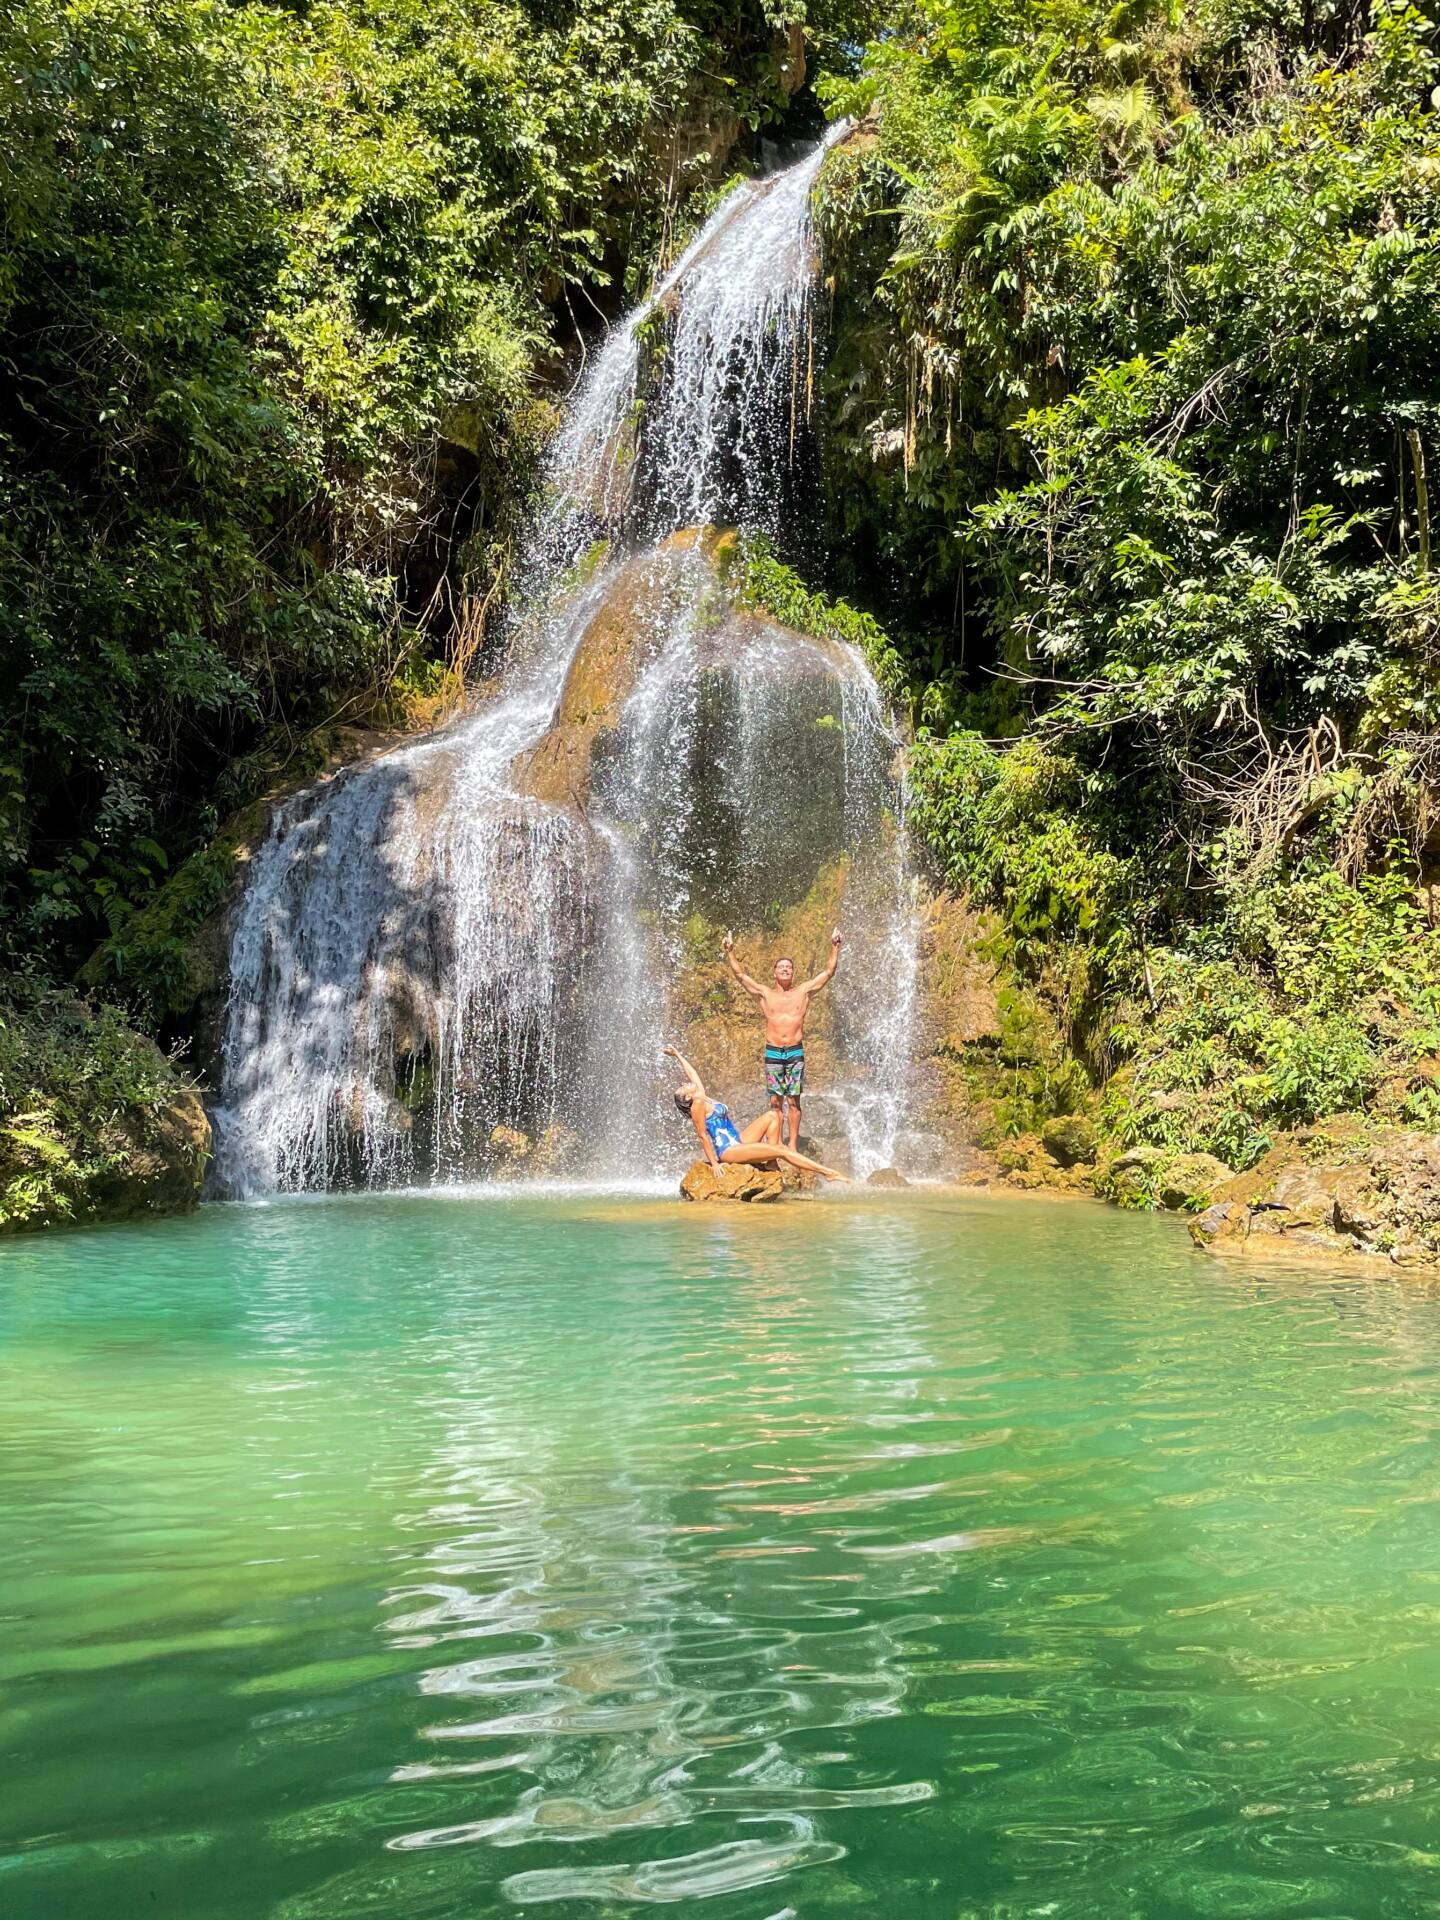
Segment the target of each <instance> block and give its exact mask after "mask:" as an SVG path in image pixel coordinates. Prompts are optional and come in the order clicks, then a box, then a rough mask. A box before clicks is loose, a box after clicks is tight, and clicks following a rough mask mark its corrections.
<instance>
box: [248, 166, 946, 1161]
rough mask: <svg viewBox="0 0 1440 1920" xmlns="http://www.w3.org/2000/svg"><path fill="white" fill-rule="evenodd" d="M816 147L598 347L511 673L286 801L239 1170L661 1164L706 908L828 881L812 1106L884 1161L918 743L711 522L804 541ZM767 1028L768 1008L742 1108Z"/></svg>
mask: <svg viewBox="0 0 1440 1920" xmlns="http://www.w3.org/2000/svg"><path fill="white" fill-rule="evenodd" d="M833 137H834V136H833V135H832V138H833ZM823 152H824V150H823V148H817V149H815V150H814V151H812V152H811V153H810V154H808V155H807V156H806V157H805V158H804V159H802V160H800V161H799V162H798V163H797V164H795V165H793V166H791V167H789V168H787V169H785V170H784V171H782V172H780V173H778V174H776V175H774V176H772V177H770V178H768V179H765V180H761V181H758V182H753V183H749V184H746V185H744V186H742V187H740V188H738V189H737V190H735V191H734V192H733V193H731V194H730V195H728V196H727V197H726V199H725V200H724V202H723V203H722V204H721V206H720V207H719V208H718V209H717V210H716V212H715V214H714V215H713V217H712V218H711V219H710V220H709V221H708V223H707V224H706V225H705V227H704V228H703V230H702V231H701V232H700V233H699V235H698V236H697V237H696V239H695V240H694V242H693V243H692V244H691V245H690V247H689V248H687V250H686V251H685V253H684V254H683V256H682V257H681V258H680V259H679V260H678V261H677V262H676V264H675V266H674V267H673V268H672V269H671V271H670V272H669V274H668V275H667V276H666V277H665V278H664V279H663V280H662V281H661V283H660V284H659V286H658V287H657V289H656V291H655V293H654V294H653V295H652V297H651V298H650V299H649V300H648V301H646V302H645V303H643V305H642V306H641V307H639V308H637V309H636V311H635V312H634V313H633V314H632V315H631V316H630V317H629V318H628V319H627V320H626V321H625V322H624V323H623V324H622V325H620V326H618V327H617V328H616V329H615V330H614V331H613V332H612V334H611V335H610V337H609V338H608V340H607V341H606V343H605V344H604V346H603V348H602V349H601V350H600V351H599V352H598V353H597V354H595V355H594V356H593V357H592V359H591V361H590V364H589V367H588V370H587V372H586V374H585V377H584V378H583V380H582V382H581V384H580V386H579V388H578V390H577V392H576V394H575V396H574V397H573V400H572V402H571V404H570V406H569V408H568V410H567V414H566V418H565V421H564V423H563V425H562V428H561V430H560V431H559V433H558V434H557V435H556V438H555V442H554V444H553V447H552V449H551V453H550V459H549V467H548V475H547V481H548V484H547V488H546V505H545V507H544V510H543V511H542V512H541V513H540V514H539V515H538V516H537V520H536V524H535V526H534V529H533V532H532V536H531V539H530V541H529V544H528V552H527V554H526V556H525V558H524V561H523V564H522V566H521V569H520V575H521V580H522V592H521V593H520V595H519V596H518V600H519V612H518V613H517V616H516V618H515V620H514V622H513V628H512V635H511V646H510V664H509V666H508V669H507V672H506V675H505V680H504V683H503V686H502V688H501V690H500V692H499V694H498V695H497V696H495V697H493V698H492V699H491V700H489V701H488V702H487V703H486V704H484V705H481V706H479V707H477V708H476V709H474V710H473V711H470V712H468V713H467V714H465V715H464V716H462V717H461V718H459V719H458V720H456V721H455V722H453V723H451V724H450V725H449V726H448V727H446V728H445V729H443V730H442V731H440V732H439V733H437V734H436V735H434V736H433V737H431V738H428V739H424V740H420V741H416V742H413V743H410V744H407V745H405V746H403V747H401V748H398V749H396V750H393V751H390V752H388V753H385V754H383V755H381V756H380V757H378V758H375V759H373V760H371V761H369V762H366V763H364V764H360V765H357V766H353V767H351V768H348V769H346V770H344V771H342V772H341V773H339V774H337V775H335V776H334V777H332V778H331V779H329V780H326V781H323V782H321V783H319V784H318V785H316V786H314V787H312V788H310V789H308V790H307V791H305V792H303V793H300V794H297V795H296V796H294V797H293V798H291V799H290V800H288V801H286V802H284V803H283V804H282V805H281V806H280V807H279V808H278V809H277V810H276V813H275V816H274V819H273V822H272V825H271V829H270V832H269V835H268V837H267V838H266V840H265V841H264V843H263V844H262V845H261V846H260V847H259V848H258V849H257V851H256V853H255V856H254V858H253V860H252V862H251V868H250V873H249V876H248V880H247V885H246V888H245V892H244V895H243V898H242V900H241V902H240V905H239V908H238V910H237V914H236V918H235V923H234V927H233V932H232V936H231V948H230V974H229V992H228V998H227V1007H226V1016H225V1027H224V1035H223V1060H224V1073H223V1085H222V1089H221V1096H220V1101H219V1104H218V1107H217V1111H216V1115H215V1120H216V1133H217V1155H216V1183H217V1187H218V1189H219V1190H220V1191H222V1192H225V1193H229V1194H233V1195H237V1196H247V1195H255V1194H262V1193H268V1192H277V1191H296V1190H303V1189H310V1188H324V1187H327V1186H345V1185H360V1184H396V1183H399V1184H403V1183H409V1182H414V1181H417V1180H457V1179H466V1178H472V1179H473V1178H475V1177H477V1176H480V1175H483V1174H485V1173H486V1172H488V1171H490V1170H492V1169H494V1168H495V1167H497V1166H503V1167H504V1168H505V1169H506V1170H507V1171H508V1172H510V1173H522V1174H523V1173H544V1172H556V1171H562V1170H563V1171H565V1172H567V1173H573V1174H576V1175H579V1176H582V1177H589V1178H594V1177H603V1176H625V1175H630V1176H633V1175H635V1174H636V1173H655V1172H659V1171H662V1170H666V1169H668V1168H671V1167H673V1166H674V1165H675V1164H677V1163H678V1162H681V1161H683V1159H684V1158H685V1157H686V1154H687V1148H686V1144H685V1142H684V1141H682V1140H681V1139H680V1138H679V1135H678V1131H677V1129H676V1127H675V1124H674V1121H673V1118H672V1117H671V1115H670V1113H669V1111H668V1108H669V1102H668V1100H666V1099H665V1098H664V1097H663V1080H662V1076H661V1072H660V1069H661V1065H662V1063H661V1059H660V1048H661V1045H662V1043H663V1041H664V1039H665V1038H669V1037H673V1030H672V1028H671V1025H670V1022H671V1020H672V1019H673V1018H674V1017H675V1016H674V1011H673V1009H672V1006H671V992H672V982H673V980H674V979H675V977H676V976H677V973H678V971H679V970H680V969H681V968H683V966H684V965H685V964H686V963H687V961H689V962H692V963H693V960H694V955H693V953H692V952H691V951H690V945H691V943H692V941H693V938H694V930H695V928H696V927H697V926H699V927H708V928H710V929H712V930H713V928H715V927H716V926H722V925H724V924H727V923H731V922H733V923H735V924H736V925H739V926H757V927H768V926H771V925H772V924H778V920H779V919H783V916H784V914H785V913H786V912H792V913H794V912H798V911H800V909H801V907H802V906H803V903H804V902H805V901H806V900H807V899H808V898H809V897H810V892H811V890H813V889H817V888H818V889H820V890H821V892H823V891H824V889H825V887H827V886H833V887H841V886H843V895H844V900H845V911H846V924H847V934H848V935H849V944H848V945H847V949H846V953H845V958H844V962H843V965H842V970H841V974H840V976H839V977H838V979H837V982H836V984H835V987H834V988H833V989H832V990H831V991H832V994H833V996H834V1000H835V1006H834V1009H833V1016H832V1024H833V1028H834V1032H835V1044H834V1053H835V1058H836V1061H837V1063H838V1069H837V1071H838V1078H839V1081H840V1084H834V1083H833V1082H832V1084H831V1085H829V1086H828V1087H827V1088H826V1089H825V1091H824V1094H823V1095H822V1097H821V1101H820V1102H819V1110H820V1111H822V1112H827V1111H828V1116H829V1117H828V1120H827V1122H826V1127H825V1133H826V1137H827V1138H828V1139H829V1140H830V1141H831V1142H833V1140H834V1136H835V1133H836V1132H837V1131H839V1130H841V1129H843V1130H844V1131H845V1132H846V1134H847V1136H848V1146H849V1150H850V1153H851V1155H852V1157H853V1160H854V1164H855V1167H856V1171H857V1172H859V1173H862V1174H863V1173H864V1172H866V1171H868V1170H869V1169H870V1168H871V1167H874V1166H876V1165H880V1164H883V1163H884V1162H885V1161H887V1160H889V1159H890V1158H891V1157H892V1155H893V1153H894V1150H895V1144H896V1140H897V1138H898V1137H899V1136H900V1132H901V1129H902V1127H903V1124H904V1119H905V1114H904V1094H905V1088H906V1085H907V1081H908V1066H909V1052H910V1033H911V1026H912V1018H913V1010H914V1002H915V993H916V958H915V931H914V909H913V904H912V899H911V891H910V885H909V881H908V877H907V874H906V869H905V863H904V857H903V831H902V828H901V826H900V824H899V822H900V815H901V812H902V807H901V797H902V796H901V792H900V787H899V784H898V782H897V779H896V777H895V775H894V773H893V770H892V769H893V766H894V764H895V761H896V757H897V752H898V748H899V742H898V740H897V739H896V738H895V736H894V734H893V732H892V730H891V727H890V723H889V720H888V716H887V714H886V711H885V707H884V703H883V701H882V699H881V697H880V694H879V691H878V689H877V688H876V685H875V682H874V680H873V678H872V676H871V675H870V673H869V670H868V669H867V667H866V666H865V664H864V662H863V661H862V660H861V659H860V657H859V656H858V655H857V654H856V653H855V652H853V650H851V649H849V648H848V647H844V646H841V645H839V644H838V643H835V642H833V641H828V640H822V639H814V638H811V637H809V636H805V635H801V634H796V633H793V632H791V631H789V630H788V629H785V628H783V627H781V626H779V625H777V624H776V623H774V622H772V621H769V620H767V619H765V618H763V617H761V616H760V615H758V614H756V613H754V612H752V611H747V610H746V609H744V608H743V607H738V606H736V605H735V604H734V603H733V598H732V596H731V594H730V593H729V591H728V590H727V587H726V584H725V581H726V570H727V567H729V566H731V565H733V554H732V552H731V548H732V547H733V539H732V538H731V537H729V536H726V535H724V534H721V533H719V532H717V531H715V530H717V529H725V528H740V529H743V530H747V531H750V532H756V531H770V532H774V531H778V530H780V529H781V528H783V526H784V525H785V519H786V515H787V512H788V511H789V507H790V503H791V495H792V492H793V490H794V487H795V485H796V480H795V476H796V473H797V469H798V468H799V467H800V466H801V465H802V464H803V458H804V448H805V447H806V446H807V445H808V440H809V433H808V420H809V414H810V394H811V382H812V374H813V350H812V334H813V314H812V302H813V297H814V282H815V260H814V247H813V238H812V233H811V228H810V221H809V199H810V194H811V190H812V188H813V185H814V181H815V177H816V174H817V172H818V170H819V167H820V165H821V162H822V159H823ZM597 541H604V542H605V543H606V544H605V547H604V549H603V552H604V558H603V560H602V561H600V562H599V563H598V564H595V565H592V567H591V570H590V572H589V575H588V577H587V578H586V579H585V580H584V582H583V584H577V579H578V575H579V574H580V573H584V572H585V569H584V568H579V567H578V564H577V563H578V562H579V561H580V560H581V558H582V556H585V555H587V554H590V553H592V552H596V551H600V549H597V548H596V546H595V543H596V542H597ZM837 876H838V877H837ZM827 897H828V896H827ZM777 916H778V919H777ZM827 931H828V929H827ZM800 958H801V964H802V966H803V965H804V964H806V963H808V962H809V961H810V960H811V959H818V955H812V954H808V953H807V954H805V955H803V956H800ZM715 961H716V964H717V967H718V954H716V955H715ZM757 961H758V956H757ZM716 979H717V981H718V979H719V975H718V972H717V974H716ZM759 1049H760V1036H759V1025H758V1021H757V1022H756V1025H755V1045H754V1049H753V1052H754V1068H753V1076H752V1078H751V1080H750V1081H749V1083H748V1085H747V1086H745V1087H738V1086H737V1088H736V1089H735V1090H734V1091H735V1096H736V1097H738V1098H740V1099H741V1100H742V1102H743V1103H744V1104H745V1105H746V1106H747V1108H748V1109H749V1110H752V1111H753V1110H758V1108H759V1106H760V1105H761V1103H762V1092H761V1085H760V1078H759V1070H758V1061H759ZM728 1091H729V1089H727V1092H728ZM826 1096H828V1100H827V1098H826ZM807 1111H811V1109H807ZM747 1117H748V1113H747ZM810 1130H811V1131H820V1129H817V1128H816V1127H815V1126H814V1124H813V1121H812V1122H811V1124H810ZM691 1144H692V1145H693V1143H691Z"/></svg>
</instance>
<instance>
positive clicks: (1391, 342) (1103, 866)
mask: <svg viewBox="0 0 1440 1920" xmlns="http://www.w3.org/2000/svg"><path fill="white" fill-rule="evenodd" d="M1437 44H1440V38H1437V32H1436V23H1435V18H1434V16H1433V14H1426V13H1422V12H1419V11H1416V10H1415V9H1413V8H1410V7H1406V6H1390V5H1380V6H1376V7H1373V8H1366V7H1364V6H1363V5H1362V6H1352V5H1349V4H1345V5H1332V6H1328V7H1327V6H1326V5H1325V4H1323V0H1320V3H1319V4H1315V3H1313V0H1307V4H1306V5H1305V6H1304V7H1303V8H1302V7H1298V6H1292V5H1290V4H1288V0H1280V3H1279V4H1274V5H1271V4H1263V3H1262V4H1257V3H1256V0H1125V3H1122V4H1121V5H1120V6H1118V7H1113V8H1110V7H1106V8H1101V7H1096V6H1091V5H1088V4H1086V0H1039V4H1034V5H1029V4H1027V5H1020V4H1018V0H955V3H953V4H952V3H951V0H923V3H922V4H919V5H916V6H915V7H913V9H912V10H911V12H910V13H909V15H908V18H907V23H906V25H905V27H904V29H903V30H902V31H899V32H896V33H895V34H892V35H891V36H889V37H887V38H886V39H884V40H882V41H879V42H877V43H876V44H875V45H873V46H872V47H871V48H870V49H869V51H868V54H867V58H866V61H865V63H864V67H863V71H862V73H861V75H860V77H859V78H858V80H853V81H846V80H840V81H836V82H834V83H832V84H831V85H830V87H829V94H830V99H831V105H832V108H833V109H834V110H836V111H840V110H843V111H846V112H848V113H850V114H851V115H853V116H854V117H855V118H856V120H857V123H858V124H857V130H856V132H855V133H854V134H853V135H852V137H851V138H850V140H849V141H847V142H846V143H845V144H844V145H843V146H842V147H841V148H840V149H839V150H838V151H837V153H836V155H835V156H834V158H833V159H832V161H831V162H830V163H829V165H828V167H827V170H826V173H825V175H824V176H823V178H822V183H821V192H822V201H821V213H822V222H823V230H824V240H825V256H826V271H827V274H828V276H829V282H830V285H831V287H832V289H833V351H832V353H831V356H830V360H829V366H828V372H827V375H826V390H825V395H824V399H825V407H824V414H823V418H824V422H825V431H826V442H825V448H824V457H825V464H826V471H827V479H828V485H827V498H828V501H829V502H830V505H831V510H832V516H833V529H832V544H833V547H834V550H835V552H836V555H837V562H836V568H835V578H836V581H837V583H838V584H839V585H840V586H841V587H842V588H843V589H845V590H847V591H853V592H855V593H856V594H857V596H860V595H865V594H869V595H872V596H873V595H874V594H875V592H876V583H877V582H881V583H883V588H882V591H883V592H884V593H885V595H886V596H887V597H888V598H889V600H890V601H891V603H892V604H894V605H895V606H896V607H897V608H898V609H899V617H900V618H901V620H902V621H903V622H904V623H905V624H907V625H908V626H910V627H912V628H916V629H928V630H929V631H930V632H931V634H932V635H933V636H934V637H933V638H932V640H931V642H930V643H929V645H928V647H924V648H920V649H918V650H913V651H912V654H911V658H910V661H909V665H910V670H911V673H912V676H913V679H914V682H915V687H916V698H917V704H918V708H919V712H920V716H921V719H922V721H923V722H924V723H925V725H926V729H927V730H926V732H925V733H924V734H922V738H921V742H920V746H919V749H918V751H917V755H916V767H915V780H916V796H917V802H916V813H915V824H916V826H917V827H918V829H919V831H920V832H921V834H922V835H923V836H924V837H925V838H926V839H928V841H929V843H930V845H931V846H932V848H933V849H934V851H935V852H936V854H937V855H938V857H939V859H940V861H941V864H942V866H943V867H944V868H945V870H946V871H948V872H949V874H950V875H951V877H952V878H953V879H954V880H956V881H957V882H958V883H960V884H963V885H966V886H968V887H970V888H971V889H972V890H973V891H974V892H975V893H976V894H977V895H978V896H979V897H980V898H982V899H985V900H988V901H990V902H991V903H993V904H995V905H996V906H998V907H999V908H1000V909H1001V910H1002V913H1003V916H1004V923H1005V928H1006V938H1007V941H1008V943H1009V951H1010V957H1011V959H1012V961H1013V963H1014V965H1015V967H1016V969H1017V970H1018V972H1019V974H1020V976H1021V977H1022V978H1023V979H1026V980H1028V981H1030V982H1031V983H1033V984H1035V985H1036V986H1037V987H1039V988H1040V989H1041V991H1042V992H1043V995H1044V997H1045V999H1046V1001H1047V1004H1049V1005H1050V1006H1051V1007H1052V1008H1053V1009H1054V1010H1055V1012H1056V1014H1057V1017H1058V1018H1059V1019H1060V1020H1061V1022H1062V1024H1063V1025H1064V1027H1065V1028H1066V1030H1067V1031H1068V1033H1069V1034H1070V1036H1071V1040H1072V1044H1073V1045H1074V1047H1075V1049H1076V1050H1077V1052H1078V1053H1079V1054H1080V1056H1081V1057H1083V1058H1084V1059H1085V1060H1086V1061H1087V1063H1088V1064H1089V1065H1090V1067H1091V1069H1092V1072H1093V1074H1094V1076H1095V1078H1096V1080H1097V1081H1099V1082H1106V1083H1107V1084H1108V1092H1107V1095H1106V1104H1105V1116H1106V1118H1107V1120H1108V1123H1109V1125H1110V1127H1111V1129H1112V1131H1113V1133H1114V1134H1115V1135H1116V1136H1117V1137H1118V1138H1119V1139H1120V1140H1123V1141H1125V1142H1126V1143H1135V1142H1150V1143H1153V1144H1157V1145H1163V1146H1167V1147H1175V1148H1177V1149H1180V1148H1184V1149H1203V1150H1206V1151H1212V1152H1215V1153H1217V1154H1219V1155H1220V1156H1221V1157H1224V1158H1226V1159H1228V1160H1229V1161H1230V1162H1231V1164H1238V1165H1243V1164H1248V1163H1250V1162H1251V1161H1253V1160H1254V1159H1255V1158H1256V1157H1258V1155H1259V1153H1260V1152H1262V1151H1263V1149H1264V1146H1265V1145H1266V1143H1267V1140H1268V1138H1269V1136H1270V1134H1271V1133H1272V1132H1273V1131H1274V1130H1275V1129H1276V1128H1278V1127H1282V1126H1285V1125H1287V1124H1290V1123H1292V1122H1296V1121H1301V1120H1306V1119H1310V1118H1314V1117H1316V1116H1317V1115H1319V1114H1323V1113H1325V1112H1328V1111H1334V1110H1336V1109H1338V1108H1342V1107H1353V1106H1362V1105H1368V1106H1371V1107H1373V1108H1375V1109H1376V1110H1378V1111H1394V1112H1395V1113H1396V1115H1397V1117H1405V1118H1408V1119H1412V1120H1414V1119H1422V1120H1424V1116H1427V1115H1428V1116H1430V1118H1429V1120H1428V1121H1424V1123H1427V1124H1428V1123H1433V1121H1434V1120H1435V1119H1436V1118H1440V1115H1436V1114H1432V1113H1431V1109H1432V1108H1433V1107H1434V1106H1435V1105H1436V1101H1435V1095H1434V1091H1433V1084H1432V1082H1431V1080H1430V1079H1429V1077H1428V1067H1429V1066H1433V1061H1429V1059H1428V1056H1429V1055H1430V1054H1431V1053H1433V1051H1434V1050H1435V1042H1436V1038H1437V1035H1436V1030H1435V1021H1434V1009H1435V1008H1436V1006H1437V1005H1440V1001H1437V993H1440V942H1437V936H1436V934H1435V932H1434V930H1433V921H1432V918H1431V915H1430V913H1429V911H1428V907H1429V903H1430V893H1429V883H1430V880H1431V878H1432V873H1431V868H1432V863H1433V862H1434V860H1435V858H1436V854H1437V849H1440V843H1437V841H1436V839H1435V836H1434V832H1433V829H1434V827H1435V825H1436V824H1437V822H1440V811H1437V801H1440V785H1437V773H1440V735H1437V727H1440V710H1437V701H1440V576H1437V574H1436V572H1435V558H1436V556H1435V553H1434V548H1435V537H1436V534H1435V525H1434V522H1435V502H1436V497H1437V495H1436V486H1435V477H1434V476H1435V473H1436V463H1437V451H1440V114H1437V111H1436V108H1437V105H1440V92H1437V79H1440V67H1437V58H1436V54H1437Z"/></svg>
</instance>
